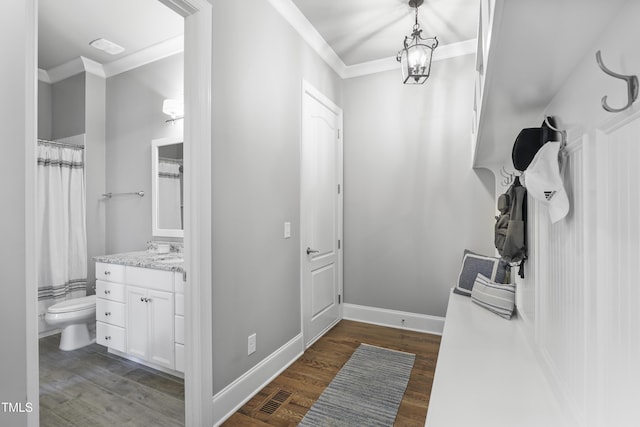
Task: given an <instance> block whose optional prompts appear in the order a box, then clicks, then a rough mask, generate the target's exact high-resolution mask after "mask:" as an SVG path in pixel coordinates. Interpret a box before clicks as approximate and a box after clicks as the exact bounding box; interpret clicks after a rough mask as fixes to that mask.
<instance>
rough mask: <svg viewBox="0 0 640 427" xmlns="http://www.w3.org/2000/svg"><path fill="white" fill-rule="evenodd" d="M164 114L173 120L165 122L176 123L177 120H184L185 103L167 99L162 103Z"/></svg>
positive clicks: (179, 100)
mask: <svg viewBox="0 0 640 427" xmlns="http://www.w3.org/2000/svg"><path fill="white" fill-rule="evenodd" d="M162 112H163V113H164V114H166V115H167V116H170V117H171V118H170V119H169V120H166V121H165V122H166V123H168V122H172V123H175V121H176V120H181V119H184V103H183V102H182V100H181V99H165V100H164V102H163V103H162Z"/></svg>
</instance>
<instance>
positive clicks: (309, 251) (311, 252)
mask: <svg viewBox="0 0 640 427" xmlns="http://www.w3.org/2000/svg"><path fill="white" fill-rule="evenodd" d="M318 252H320V251H317V250H315V249H311V248H307V255H311V254H317V253H318Z"/></svg>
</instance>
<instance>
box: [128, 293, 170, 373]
mask: <svg viewBox="0 0 640 427" xmlns="http://www.w3.org/2000/svg"><path fill="white" fill-rule="evenodd" d="M126 304H127V321H128V328H127V353H129V354H130V355H132V356H135V357H139V358H141V359H144V360H148V361H149V362H151V363H155V364H157V365H160V366H164V367H165V368H169V369H174V367H175V357H174V338H173V293H171V292H164V291H157V290H153V289H144V288H140V287H137V286H127V303H126Z"/></svg>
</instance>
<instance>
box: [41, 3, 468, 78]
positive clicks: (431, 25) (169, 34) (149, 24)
mask: <svg viewBox="0 0 640 427" xmlns="http://www.w3.org/2000/svg"><path fill="white" fill-rule="evenodd" d="M236 1H237V0H236ZM281 1H285V2H286V1H291V3H292V4H293V5H295V6H296V7H298V9H299V10H300V11H301V12H302V14H303V15H305V17H306V18H307V19H308V20H309V22H310V23H311V24H312V25H313V26H314V27H315V28H316V29H317V31H318V32H319V33H320V35H321V36H322V37H323V38H324V39H325V40H326V42H327V43H328V44H329V45H330V46H331V48H332V49H333V50H334V51H335V52H336V54H337V55H338V56H339V57H340V59H341V60H342V62H343V63H344V64H346V65H353V64H359V63H364V62H368V61H372V60H377V59H382V58H389V57H393V56H395V55H396V53H397V52H398V50H399V49H400V48H401V47H402V41H403V39H404V36H405V35H407V34H409V33H410V32H411V29H412V26H413V21H414V12H413V11H414V9H412V8H410V7H409V5H408V0H348V1H345V0H281ZM478 2H479V0H425V2H424V4H423V5H422V6H421V7H420V9H419V10H420V12H419V22H420V24H421V25H422V28H423V34H424V35H425V36H434V35H435V36H437V37H438V40H439V41H440V45H441V46H443V45H448V44H453V43H457V42H461V41H465V40H469V39H473V38H475V37H476V31H477V22H478V10H479V5H478ZM38 24H39V28H38V31H39V33H38V43H39V50H38V67H39V68H41V69H43V70H50V69H53V68H55V67H59V66H60V65H63V64H67V63H69V62H70V61H72V60H75V59H77V58H78V57H80V56H83V57H85V58H88V59H91V60H93V61H95V62H97V63H98V64H101V65H106V64H109V63H110V62H113V61H116V60H118V59H121V58H123V57H126V56H128V55H131V54H132V53H136V52H139V51H141V50H143V49H146V48H148V47H150V46H152V45H156V44H158V43H161V42H164V41H166V40H169V39H172V38H175V37H176V36H179V35H181V34H182V33H183V19H182V17H180V16H179V15H178V14H176V13H174V12H173V11H171V10H170V9H169V8H167V7H166V6H164V5H163V4H162V3H160V1H158V0H90V1H89V0H40V1H39V22H38ZM97 38H105V39H108V40H110V41H113V42H115V43H117V44H119V45H121V46H123V47H124V48H125V51H124V52H123V53H121V54H119V55H115V56H111V55H108V54H106V53H104V52H101V51H99V50H96V49H94V48H92V47H91V46H89V42H91V41H92V40H95V39H97Z"/></svg>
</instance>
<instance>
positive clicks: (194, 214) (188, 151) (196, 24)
mask: <svg viewBox="0 0 640 427" xmlns="http://www.w3.org/2000/svg"><path fill="white" fill-rule="evenodd" d="M44 1H45V0H41V3H42V2H44ZM154 1H157V0H154ZM159 1H161V2H162V3H164V4H165V5H167V6H169V7H170V8H171V9H172V10H173V11H175V12H178V13H179V14H180V15H181V16H182V17H184V18H185V20H184V21H185V23H186V28H187V35H186V37H185V50H186V53H185V79H184V80H185V83H186V85H185V88H184V96H185V103H186V105H187V111H190V112H191V114H190V115H189V116H188V117H187V118H186V119H185V123H184V132H185V135H184V138H185V164H186V168H187V169H186V170H187V171H186V173H185V185H186V186H187V188H188V191H187V194H185V204H186V209H185V261H186V269H187V271H188V272H189V273H190V274H189V283H191V284H194V285H196V284H197V285H200V286H191V287H190V288H188V289H186V292H185V309H186V312H187V316H186V317H185V322H186V328H185V333H186V337H185V338H186V346H187V350H186V355H185V357H186V366H187V372H185V378H186V380H185V387H186V391H185V395H186V396H185V404H186V406H187V410H186V411H185V412H186V414H187V415H186V424H187V425H203V424H208V420H209V419H210V418H211V415H210V412H211V409H212V408H211V397H212V392H211V384H210V380H209V379H210V378H211V375H210V371H211V344H210V343H211V334H210V331H211V314H210V306H211V302H210V292H211V291H210V286H211V285H210V272H208V271H207V269H206V267H203V265H202V263H201V262H200V259H201V258H204V259H206V258H207V256H208V257H209V259H210V254H209V253H208V250H207V247H210V246H211V245H210V241H209V242H207V241H206V240H207V238H199V239H198V240H196V239H194V236H196V235H199V234H200V231H201V229H202V228H205V231H206V227H207V223H209V224H210V220H208V218H210V191H207V188H209V190H210V181H209V182H208V183H206V182H204V183H198V184H196V185H195V186H194V188H189V184H190V182H196V180H194V179H193V178H194V177H195V176H200V175H201V171H202V169H203V167H206V166H208V162H209V161H208V159H210V156H209V157H207V156H206V153H207V151H208V150H209V147H208V145H209V141H210V140H211V137H210V132H211V130H210V129H211V127H210V120H211V113H210V106H209V99H210V82H211V71H210V64H211V61H210V57H211V47H210V46H211V5H210V4H209V3H208V2H207V1H205V0H185V1H182V0H159ZM35 3H36V2H35V1H34V4H35ZM128 13H130V11H126V12H124V15H127V14H128ZM207 58H209V60H208V61H207ZM202 61H204V66H203V64H202ZM81 62H83V64H82V65H83V66H87V64H89V67H90V66H91V63H90V62H86V61H83V60H81ZM207 63H208V65H207ZM196 95H197V96H196ZM35 127H36V124H35V123H34V128H35ZM52 139H53V138H52ZM27 152H29V149H27ZM194 153H195V154H196V155H195V156H194ZM33 190H34V191H35V189H33ZM194 196H197V197H194ZM88 202H89V200H88ZM94 202H95V200H94ZM27 220H28V221H29V220H33V222H34V223H35V219H34V218H27ZM203 234H204V235H205V236H207V235H210V233H206V232H205V233H203ZM30 255H31V256H33V257H34V258H35V254H33V253H31V254H30ZM30 293H32V294H34V293H35V292H33V291H31V292H30ZM27 304H28V305H29V303H27ZM27 312H29V313H33V310H32V309H28V310H27ZM207 320H208V321H207ZM35 321H36V320H35V319H30V318H27V325H28V330H30V331H34V330H37V327H36V328H34V327H33V324H34V322H35ZM29 325H31V326H29ZM194 325H198V326H197V327H194ZM30 339H34V340H36V339H37V337H30ZM194 342H196V343H197V345H194V346H191V345H190V343H194ZM35 361H36V366H35V367H34V366H33V365H34V363H33V362H34V357H33V355H31V354H30V355H29V364H30V366H32V367H34V368H37V356H36V357H35ZM34 371H35V372H38V370H37V369H34ZM203 377H204V378H208V379H207V380H203ZM37 388H38V387H37V376H36V378H35V380H34V379H33V378H32V379H31V380H30V381H29V390H30V394H31V395H32V396H33V395H34V389H37ZM35 393H37V391H36V392H35ZM36 395H37V394H36ZM31 400H32V401H33V400H35V401H36V402H37V399H33V398H32V399H31ZM34 412H35V414H34V415H35V416H31V417H32V418H30V425H37V419H36V421H35V422H34V418H35V417H37V411H34Z"/></svg>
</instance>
